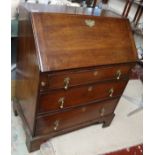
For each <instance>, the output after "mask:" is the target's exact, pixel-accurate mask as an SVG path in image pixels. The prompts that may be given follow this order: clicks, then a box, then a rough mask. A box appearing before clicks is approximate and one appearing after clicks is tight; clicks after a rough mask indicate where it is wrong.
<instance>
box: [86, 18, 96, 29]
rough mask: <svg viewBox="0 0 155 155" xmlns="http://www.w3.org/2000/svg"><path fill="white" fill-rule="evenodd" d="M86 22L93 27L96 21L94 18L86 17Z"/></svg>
mask: <svg viewBox="0 0 155 155" xmlns="http://www.w3.org/2000/svg"><path fill="white" fill-rule="evenodd" d="M85 24H86V25H87V26H89V27H93V26H94V25H95V21H94V20H92V19H86V20H85Z"/></svg>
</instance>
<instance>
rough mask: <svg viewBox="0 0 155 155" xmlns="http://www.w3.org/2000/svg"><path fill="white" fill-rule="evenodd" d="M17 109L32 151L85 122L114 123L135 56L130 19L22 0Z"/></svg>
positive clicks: (14, 103) (90, 123)
mask: <svg viewBox="0 0 155 155" xmlns="http://www.w3.org/2000/svg"><path fill="white" fill-rule="evenodd" d="M18 45H19V47H18V54H17V69H16V76H17V79H18V80H17V83H16V90H15V93H16V98H15V99H14V102H13V109H14V113H15V115H19V116H20V117H21V118H22V121H23V126H24V129H25V133H26V144H27V147H28V150H29V151H34V150H36V149H39V147H40V145H41V143H43V142H45V141H47V140H48V139H50V138H52V137H54V136H58V135H61V134H64V133H67V132H71V131H74V130H77V129H81V128H83V127H86V126H89V125H93V124H97V123H102V126H103V127H106V126H108V125H110V123H111V121H112V120H113V117H114V115H115V114H114V110H115V108H116V106H117V104H118V101H119V99H120V97H121V95H122V93H123V91H124V89H125V87H126V84H127V82H128V80H129V74H130V71H131V69H132V68H133V66H134V65H135V62H136V60H137V53H136V48H135V44H134V40H133V36H132V32H131V29H130V24H129V21H128V20H127V19H123V18H120V17H115V16H114V15H112V13H108V11H107V12H106V13H103V12H102V11H101V10H99V9H98V10H96V9H90V8H89V9H86V8H73V7H67V6H48V5H40V4H21V5H20V7H19V40H18Z"/></svg>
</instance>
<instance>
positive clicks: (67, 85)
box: [64, 77, 70, 90]
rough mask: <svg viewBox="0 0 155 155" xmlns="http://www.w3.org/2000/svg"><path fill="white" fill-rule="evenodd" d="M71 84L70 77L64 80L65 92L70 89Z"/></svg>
mask: <svg viewBox="0 0 155 155" xmlns="http://www.w3.org/2000/svg"><path fill="white" fill-rule="evenodd" d="M69 83H70V78H69V77H66V78H65V79H64V89H65V90H67V89H68V87H69Z"/></svg>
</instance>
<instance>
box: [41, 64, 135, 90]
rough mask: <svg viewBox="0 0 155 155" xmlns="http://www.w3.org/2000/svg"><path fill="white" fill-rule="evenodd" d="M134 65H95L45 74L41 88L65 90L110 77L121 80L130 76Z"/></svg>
mask: <svg viewBox="0 0 155 155" xmlns="http://www.w3.org/2000/svg"><path fill="white" fill-rule="evenodd" d="M132 66H133V65H131V64H121V65H111V66H108V67H95V68H91V69H81V70H72V71H60V72H55V73H51V74H50V73H49V74H43V75H42V76H41V80H40V86H41V90H46V89H59V88H64V89H65V90H67V89H69V87H72V86H77V85H82V84H88V83H93V82H96V81H104V80H110V79H116V80H119V79H121V78H125V77H127V76H128V72H129V70H130V69H131V67H132Z"/></svg>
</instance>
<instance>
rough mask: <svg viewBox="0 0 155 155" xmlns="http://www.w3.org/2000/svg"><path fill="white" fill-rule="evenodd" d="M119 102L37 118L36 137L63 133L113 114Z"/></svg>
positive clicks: (107, 102) (96, 104) (112, 101)
mask: <svg viewBox="0 0 155 155" xmlns="http://www.w3.org/2000/svg"><path fill="white" fill-rule="evenodd" d="M118 100H119V99H118V98H117V99H113V100H107V101H102V102H99V103H94V104H91V105H87V106H83V107H79V108H75V109H72V110H69V111H65V112H61V113H57V114H54V115H48V116H40V117H38V118H37V124H36V135H42V134H49V133H52V132H57V131H61V130H64V129H66V128H70V127H73V126H75V125H78V124H81V123H85V122H87V123H88V122H89V121H92V120H95V119H97V118H101V117H103V116H105V115H108V114H111V113H112V112H113V111H114V110H115V107H116V105H117V102H118Z"/></svg>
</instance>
